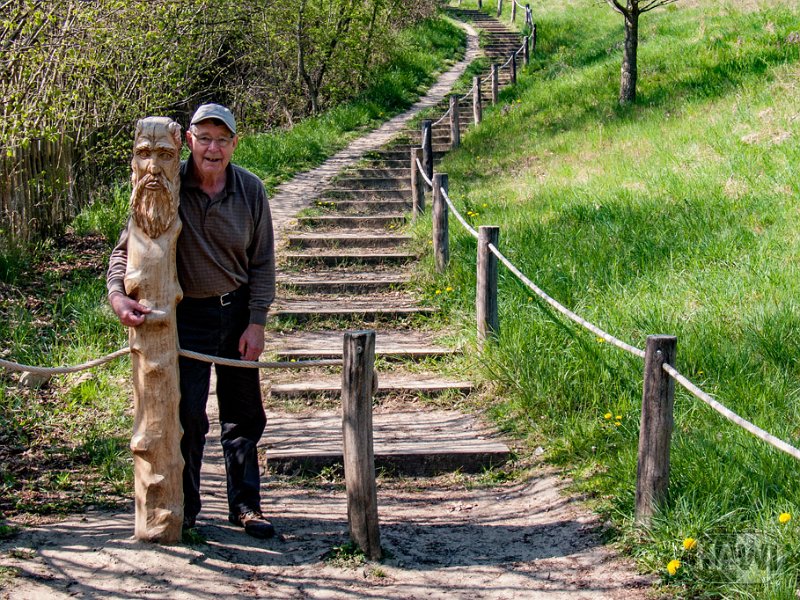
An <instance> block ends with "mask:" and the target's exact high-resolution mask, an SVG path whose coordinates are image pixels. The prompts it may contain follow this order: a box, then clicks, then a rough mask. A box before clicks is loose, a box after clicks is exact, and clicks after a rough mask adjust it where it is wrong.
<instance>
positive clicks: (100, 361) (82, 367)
mask: <svg viewBox="0 0 800 600" xmlns="http://www.w3.org/2000/svg"><path fill="white" fill-rule="evenodd" d="M130 352H131V349H130V348H129V347H127V346H126V347H125V348H121V349H119V350H117V351H116V352H112V353H111V354H106V355H105V356H101V357H100V358H96V359H94V360H90V361H87V362H84V363H81V364H78V365H71V366H64V367H37V366H34V365H24V364H21V363H17V362H13V361H10V360H5V359H0V367H3V368H4V369H6V370H8V371H16V372H23V373H32V374H34V375H47V376H51V375H66V374H68V373H78V372H80V371H87V370H89V369H92V368H94V367H99V366H100V365H104V364H106V363H108V362H111V361H112V360H114V359H116V358H120V357H122V356H125V355H127V354H130ZM178 354H179V355H180V356H184V357H186V358H193V359H195V360H200V361H203V362H208V363H214V364H217V365H224V366H228V367H241V368H246V369H247V368H249V369H304V368H307V367H339V366H341V365H342V361H341V359H325V360H292V361H279V362H260V361H254V360H237V359H235V358H223V357H220V356H211V355H208V354H201V353H200V352H193V351H192V350H181V349H179V350H178Z"/></svg>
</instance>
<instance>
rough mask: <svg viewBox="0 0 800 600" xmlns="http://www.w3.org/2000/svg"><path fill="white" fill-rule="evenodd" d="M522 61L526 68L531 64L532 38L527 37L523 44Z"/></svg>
mask: <svg viewBox="0 0 800 600" xmlns="http://www.w3.org/2000/svg"><path fill="white" fill-rule="evenodd" d="M522 61H523V64H524V65H525V66H526V67H527V66H528V65H529V64H531V47H530V38H529V37H528V36H525V40H524V43H523V44H522Z"/></svg>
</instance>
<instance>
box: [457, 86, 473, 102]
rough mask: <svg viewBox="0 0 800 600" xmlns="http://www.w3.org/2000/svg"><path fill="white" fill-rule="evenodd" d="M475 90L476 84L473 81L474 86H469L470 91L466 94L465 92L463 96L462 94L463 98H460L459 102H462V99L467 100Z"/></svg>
mask: <svg viewBox="0 0 800 600" xmlns="http://www.w3.org/2000/svg"><path fill="white" fill-rule="evenodd" d="M474 91H475V84H474V83H473V84H472V87H471V88H469V91H468V92H467V93H466V94H464V95H463V96H461V98H460V99H459V102H461V100H466V99H467V98H469V97H470V96H472V92H474Z"/></svg>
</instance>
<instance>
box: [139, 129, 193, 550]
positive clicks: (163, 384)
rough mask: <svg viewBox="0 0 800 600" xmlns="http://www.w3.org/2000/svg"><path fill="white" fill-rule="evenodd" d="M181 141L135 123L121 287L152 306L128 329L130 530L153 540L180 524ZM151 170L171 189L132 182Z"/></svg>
mask: <svg viewBox="0 0 800 600" xmlns="http://www.w3.org/2000/svg"><path fill="white" fill-rule="evenodd" d="M180 146H181V142H180V127H179V126H178V124H177V123H175V122H173V121H172V120H170V119H167V118H164V117H148V118H147V119H142V120H140V121H139V122H138V123H137V124H136V136H135V140H134V154H133V160H132V163H131V166H132V168H133V172H134V190H133V193H132V196H131V218H130V220H129V223H128V262H127V267H126V270H125V293H126V294H128V295H129V296H130V297H131V298H133V299H135V300H137V301H138V302H139V303H141V304H144V305H145V306H148V307H150V308H151V309H153V312H151V313H150V314H148V315H147V317H146V319H145V321H144V323H142V324H141V325H139V326H138V327H131V328H130V329H129V343H130V344H129V345H130V348H131V362H132V364H133V403H134V408H133V411H134V415H133V435H132V437H131V450H132V452H133V468H134V485H135V490H136V517H135V519H136V522H135V527H134V535H135V536H136V538H137V539H139V540H143V541H148V542H160V543H174V542H177V541H179V540H180V539H181V528H182V526H183V477H182V474H183V457H182V456H181V451H180V439H181V435H182V433H183V430H182V429H181V424H180V420H179V417H178V406H179V403H180V387H179V385H178V329H177V323H176V318H175V308H176V306H177V304H178V302H180V300H181V298H182V296H183V292H182V291H181V288H180V285H179V284H178V275H177V269H176V264H175V250H176V246H177V243H178V235H179V234H180V231H181V221H180V219H179V218H178V214H177V211H178V194H179V188H180V179H179V166H180ZM156 148H158V149H159V152H156V151H155V149H156ZM169 148H172V151H171V153H170V152H169V151H168V149H169ZM169 154H171V156H169ZM151 172H152V173H158V174H163V178H164V179H165V180H169V181H171V183H172V187H173V189H172V193H171V194H170V193H169V190H166V188H163V186H162V189H165V190H166V191H164V192H163V193H160V194H159V195H158V196H157V199H155V198H156V196H155V193H153V195H152V196H150V198H149V199H146V198H148V197H147V195H146V192H147V189H146V186H144V185H140V184H138V182H139V181H142V180H143V178H144V176H145V175H146V174H148V173H151ZM137 190H138V191H137ZM142 190H145V191H142Z"/></svg>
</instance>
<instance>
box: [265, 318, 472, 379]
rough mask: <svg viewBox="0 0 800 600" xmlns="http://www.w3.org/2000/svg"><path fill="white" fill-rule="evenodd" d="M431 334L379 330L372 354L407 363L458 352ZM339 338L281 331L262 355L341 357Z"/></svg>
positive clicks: (334, 333) (330, 333)
mask: <svg viewBox="0 0 800 600" xmlns="http://www.w3.org/2000/svg"><path fill="white" fill-rule="evenodd" d="M432 335H433V334H431V333H430V332H424V331H417V330H414V329H388V330H387V329H381V330H379V331H377V333H376V334H375V355H376V356H379V357H381V358H384V359H391V360H408V359H425V358H432V357H433V358H436V357H443V356H452V355H453V354H457V353H460V351H459V350H453V349H452V348H448V347H446V346H442V345H440V344H436V343H434V342H432V341H431V337H432ZM343 339H344V331H337V330H323V331H319V330H318V331H313V330H301V331H290V332H281V333H275V334H272V335H270V336H269V337H268V340H267V342H266V348H265V352H267V353H269V354H270V355H273V356H275V357H277V358H278V359H280V360H291V359H295V360H315V359H326V358H341V357H342V346H343V343H344V342H343ZM287 373H290V372H287ZM284 383H285V382H284Z"/></svg>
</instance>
